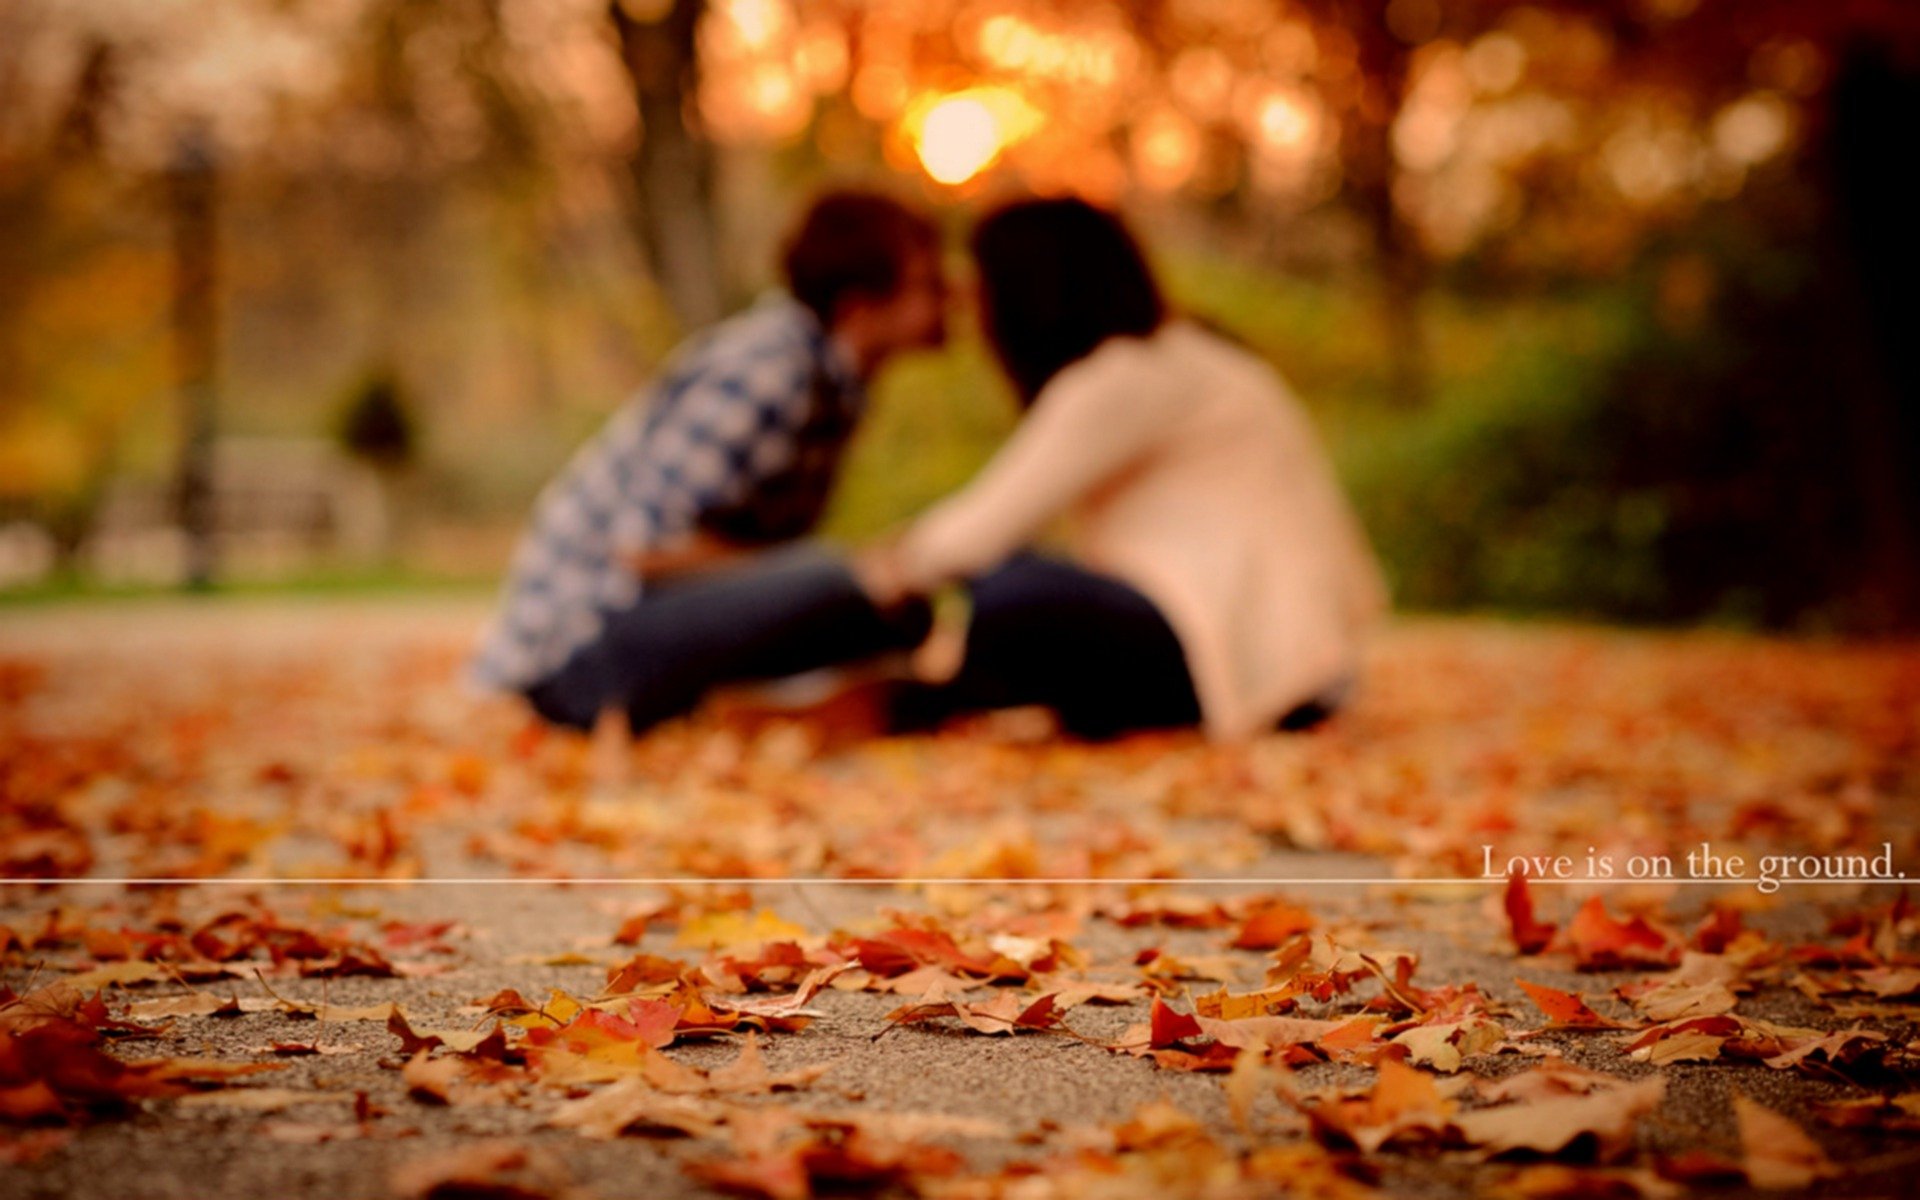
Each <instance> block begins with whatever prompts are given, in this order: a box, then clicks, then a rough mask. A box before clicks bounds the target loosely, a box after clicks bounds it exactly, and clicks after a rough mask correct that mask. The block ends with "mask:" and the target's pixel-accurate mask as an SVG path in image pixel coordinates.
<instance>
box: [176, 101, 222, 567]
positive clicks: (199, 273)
mask: <svg viewBox="0 0 1920 1200" xmlns="http://www.w3.org/2000/svg"><path fill="white" fill-rule="evenodd" d="M171 182H172V201H173V260H174V288H173V344H174V370H175V375H176V378H177V380H178V386H179V389H180V419H181V434H180V458H179V462H178V466H177V468H176V469H177V474H176V475H175V478H174V484H175V492H174V501H175V504H176V506H177V508H176V514H177V517H178V520H179V522H180V528H181V530H182V531H183V532H184V533H185V535H186V544H187V562H186V579H185V582H186V584H187V586H188V587H190V588H204V587H207V586H209V585H210V584H212V582H213V576H214V570H215V567H216V562H215V555H216V550H215V544H214V539H215V536H216V530H215V529H214V516H215V514H214V494H213V489H214V479H213V435H214V369H215V361H216V358H217V356H218V353H219V341H218V338H219V327H218V321H217V318H216V300H215V293H214V288H215V261H214V260H215V250H214V219H215V217H214V197H215V186H216V183H215V168H214V157H213V147H212V143H211V140H210V138H209V135H208V133H207V131H206V130H205V129H204V128H197V127H196V128H189V129H187V130H186V131H184V132H183V133H182V134H181V136H180V140H179V145H178V147H177V148H176V150H175V156H174V163H173V171H172V180H171Z"/></svg>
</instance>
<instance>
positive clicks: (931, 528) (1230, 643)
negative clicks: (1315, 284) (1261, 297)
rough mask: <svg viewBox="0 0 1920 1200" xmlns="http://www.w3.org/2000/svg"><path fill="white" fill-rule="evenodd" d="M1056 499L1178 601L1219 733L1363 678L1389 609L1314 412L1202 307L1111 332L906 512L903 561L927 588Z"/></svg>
mask: <svg viewBox="0 0 1920 1200" xmlns="http://www.w3.org/2000/svg"><path fill="white" fill-rule="evenodd" d="M1060 516H1065V517H1067V518H1068V519H1069V522H1070V527H1069V545H1070V547H1071V549H1072V551H1073V553H1074V555H1075V557H1076V558H1078V559H1079V561H1080V562H1081V563H1082V564H1083V565H1085V566H1087V567H1088V568H1090V569H1092V570H1095V571H1099V572H1103V573H1105V574H1109V575H1112V576H1114V577H1116V578H1119V579H1121V580H1124V581H1125V582H1127V583H1129V584H1131V585H1132V586H1133V587H1135V588H1136V589H1138V590H1139V591H1140V592H1141V593H1142V594H1144V595H1145V596H1146V597H1147V598H1148V599H1150V600H1152V601H1153V602H1154V604H1155V605H1156V606H1157V607H1158V608H1159V609H1160V611H1161V613H1162V615H1164V616H1165V617H1166V619H1167V623H1168V624H1169V625H1171V626H1172V627H1173V630H1174V632H1175V634H1176V635H1177V636H1178V637H1179V639H1180V644H1181V647H1182V649H1183V650H1184V651H1185V653H1186V658H1187V667H1188V670H1189V671H1190V672H1191V673H1192V676H1193V681H1194V689H1195V691H1196V692H1197V694H1198V695H1199V698H1200V707H1201V712H1202V714H1203V717H1204V720H1205V724H1206V729H1207V732H1208V734H1209V735H1211V736H1213V737H1216V738H1222V739H1232V738H1241V737H1246V736H1249V735H1252V734H1256V733H1259V732H1262V731H1265V730H1268V729H1271V728H1272V727H1273V725H1274V723H1275V722H1276V721H1277V720H1279V718H1280V717H1281V716H1283V715H1284V714H1286V713H1287V712H1288V711H1289V710H1290V709H1292V708H1293V707H1294V706H1295V705H1298V704H1300V703H1302V702H1304V701H1307V700H1310V699H1313V698H1314V697H1315V696H1317V695H1319V694H1321V693H1322V692H1323V691H1325V690H1326V689H1328V688H1330V687H1333V686H1336V685H1338V684H1340V683H1342V682H1343V681H1344V680H1346V679H1347V678H1349V677H1351V675H1352V674H1353V672H1354V671H1355V670H1356V668H1357V666H1358V659H1359V653H1360V641H1361V636H1362V633H1363V631H1364V630H1365V628H1366V626H1367V625H1368V624H1369V623H1371V621H1372V620H1373V619H1374V618H1375V617H1376V616H1378V615H1379V614H1381V613H1382V612H1383V611H1384V610H1385V608H1386V589H1385V586H1384V584H1383V583H1382V581H1381V577H1380V574H1379V570H1378V568H1377V566H1376V565H1375V563H1374V559H1373V555H1372V553H1371V551H1370V550H1369V549H1368V546H1367V542H1366V535H1365V534H1364V533H1363V532H1362V530H1361V528H1360V524H1359V522H1358V521H1357V520H1356V519H1355V518H1354V516H1353V513H1352V510H1351V509H1350V508H1349V507H1348V506H1347V503H1346V500H1345V497H1344V496H1343V495H1342V494H1341V492H1340V488H1339V484H1338V482H1337V481H1336V480H1335V478H1334V474H1333V470H1332V467H1331V465H1330V464H1329V463H1328V461H1327V457H1326V454H1325V452H1324V451H1323V450H1322V449H1321V447H1320V444H1319V440H1318V438H1317V437H1316V436H1315V434H1314V430H1313V426H1312V423H1311V421H1310V420H1309V418H1308V416H1307V414H1306V412H1305V410H1304V409H1303V408H1302V407H1301V405H1300V403H1299V402H1298V401H1297V400H1296V399H1295V398H1294V396H1293V394H1292V392H1291V391H1290V390H1289V389H1288V387H1287V385H1286V383H1285V382H1284V381H1283V380H1282V379H1281V378H1280V377H1279V376H1278V375H1277V374H1276V373H1275V372H1274V371H1273V370H1272V369H1271V368H1270V367H1268V366H1267V365H1266V364H1265V363H1263V362H1261V361H1260V360H1259V359H1258V358H1256V357H1254V356H1253V355H1252V354H1250V353H1248V352H1247V351H1245V350H1242V349H1240V348H1239V347H1237V346H1235V345H1234V344H1233V343H1231V342H1229V341H1227V340H1226V339H1224V338H1221V337H1218V336H1216V335H1214V334H1212V333H1209V332H1206V331H1205V330H1202V329H1200V328H1198V327H1196V326H1194V325H1192V324H1190V323H1188V322H1184V321H1173V322H1169V323H1168V324H1167V325H1165V326H1163V327H1162V328H1161V329H1159V330H1158V331H1156V332H1154V333H1153V334H1151V335H1149V336H1147V337H1145V338H1132V337H1127V338H1114V339H1111V340H1109V341H1107V342H1105V343H1103V344H1102V345H1101V346H1100V347H1099V348H1098V349H1096V350H1095V351H1094V352H1093V353H1092V354H1090V355H1088V356H1087V357H1086V358H1084V359H1081V360H1080V361H1078V362H1076V363H1073V364H1072V365H1070V366H1068V367H1067V368H1066V369H1065V370H1063V371H1061V372H1060V373H1059V374H1058V375H1057V376H1055V377H1054V379H1053V381H1052V382H1050V383H1049V384H1048V385H1047V386H1046V387H1045V388H1044V389H1042V391H1041V393H1040V395H1039V397H1038V398H1037V399H1036V400H1035V401H1034V404H1033V407H1032V409H1031V411H1029V412H1028V414H1027V416H1026V418H1025V420H1023V421H1022V422H1021V424H1020V426H1019V428H1018V429H1017V430H1016V431H1015V432H1014V434H1013V436H1012V437H1011V438H1010V439H1009V440H1008V441H1007V443H1006V445H1005V446H1003V447H1001V449H1000V451H999V453H998V454H997V455H995V456H994V458H993V461H991V462H990V463H988V464H987V466H986V467H985V468H984V469H983V470H982V471H981V472H980V474H979V475H978V476H977V477H975V478H974V480H973V481H972V482H971V483H969V484H968V485H967V486H966V487H965V488H964V489H962V490H961V491H960V492H958V493H956V494H955V495H953V496H950V497H948V498H947V499H946V500H944V501H942V502H941V503H940V504H938V505H937V506H935V507H934V508H933V509H931V510H929V511H928V512H927V513H926V514H925V515H923V516H922V517H920V518H919V519H918V520H917V521H916V522H914V524H913V525H912V526H911V527H910V528H909V529H908V531H907V532H906V534H905V535H904V536H903V538H902V541H901V543H900V546H899V553H898V559H897V566H898V569H899V571H900V572H901V575H902V577H903V580H904V582H906V583H907V584H908V586H910V587H914V588H917V589H924V590H930V589H931V588H933V587H935V586H938V585H939V584H942V583H945V582H949V581H951V580H955V579H960V578H964V577H967V576H971V575H975V574H979V573H981V572H983V571H985V570H988V569H990V568H991V567H993V566H994V565H995V564H997V563H998V562H999V561H1000V560H1002V559H1003V558H1005V557H1006V556H1007V555H1009V554H1011V553H1013V552H1015V551H1017V550H1019V549H1021V548H1022V547H1024V546H1025V545H1027V544H1028V543H1029V542H1030V541H1031V540H1032V539H1033V538H1034V537H1035V536H1036V535H1037V534H1038V533H1040V531H1041V530H1042V528H1043V527H1045V526H1046V525H1048V524H1049V523H1050V522H1052V521H1053V520H1054V519H1055V518H1056V517H1060Z"/></svg>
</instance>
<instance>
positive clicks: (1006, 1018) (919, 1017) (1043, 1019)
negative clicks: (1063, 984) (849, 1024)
mask: <svg viewBox="0 0 1920 1200" xmlns="http://www.w3.org/2000/svg"><path fill="white" fill-rule="evenodd" d="M934 1017H956V1018H958V1019H959V1020H960V1022H961V1023H962V1024H964V1025H965V1026H966V1027H967V1028H969V1029H971V1030H973V1031H974V1032H975V1033H987V1034H1010V1033H1016V1032H1018V1031H1020V1030H1022V1029H1026V1030H1033V1031H1036V1032H1050V1031H1054V1030H1058V1029H1060V1028H1061V1025H1060V1012H1059V1009H1058V1008H1057V1007H1056V1006H1055V1004H1054V1002H1053V997H1052V996H1051V995H1046V996H1041V997H1040V998H1039V999H1037V1000H1028V999H1026V998H1024V997H1022V996H1021V995H1019V994H1018V993H1016V992H1004V991H1003V992H1001V993H999V994H998V995H996V996H994V998H993V999H991V1000H988V1001H986V1002H985V1003H982V1004H966V1003H963V1002H960V1001H956V1000H944V999H943V1000H929V1001H926V1002H924V1003H921V1004H909V1005H907V1006H905V1007H903V1008H896V1009H894V1010H893V1011H892V1012H890V1013H888V1014H887V1020H888V1021H889V1022H890V1023H891V1025H892V1026H900V1025H912V1024H915V1023H917V1022H920V1021H926V1020H931V1019H932V1018H934Z"/></svg>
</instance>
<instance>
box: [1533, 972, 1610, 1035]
mask: <svg viewBox="0 0 1920 1200" xmlns="http://www.w3.org/2000/svg"><path fill="white" fill-rule="evenodd" d="M1514 982H1515V983H1517V984H1519V985H1520V990H1521V991H1523V992H1525V993H1526V994H1527V998H1528V999H1529V1000H1532V1001H1533V1003H1534V1007H1536V1008H1538V1009H1539V1010H1540V1011H1541V1012H1543V1013H1545V1014H1547V1025H1546V1027H1547V1028H1548V1029H1632V1028H1635V1027H1634V1026H1632V1025H1627V1024H1623V1023H1622V1022H1619V1021H1616V1020H1614V1019H1613V1018H1612V1017H1603V1016H1601V1015H1600V1014H1599V1013H1597V1012H1595V1011H1593V1009H1591V1008H1589V1007H1587V1002H1586V1001H1585V1000H1582V999H1581V998H1580V997H1579V996H1577V995H1575V994H1574V993H1572V992H1563V991H1561V990H1560V989H1559V988H1550V987H1542V986H1541V985H1539V984H1537V983H1528V982H1527V981H1526V980H1524V979H1516V980H1514Z"/></svg>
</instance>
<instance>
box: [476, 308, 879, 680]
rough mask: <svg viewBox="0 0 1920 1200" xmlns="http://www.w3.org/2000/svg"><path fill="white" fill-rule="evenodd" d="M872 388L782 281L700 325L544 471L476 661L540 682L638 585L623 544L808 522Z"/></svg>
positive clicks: (495, 671)
mask: <svg viewBox="0 0 1920 1200" xmlns="http://www.w3.org/2000/svg"><path fill="white" fill-rule="evenodd" d="M864 402H865V395H864V392H863V390H862V388H861V384H860V380H859V378H858V377H857V376H856V375H855V374H854V372H853V370H852V368H851V366H850V365H849V364H848V363H847V362H846V361H845V359H844V356H843V355H842V354H840V353H839V352H837V350H836V348H835V347H834V346H833V344H832V343H831V342H830V341H829V340H828V339H827V337H826V333H825V331H824V330H823V329H822V328H821V326H820V322H819V320H818V319H817V318H816V317H815V316H814V315H813V313H812V312H811V311H810V310H808V309H807V308H806V307H805V306H804V305H801V304H800V303H798V302H796V301H794V300H792V299H789V298H787V297H785V296H772V297H769V298H767V299H766V300H763V301H762V302H761V303H759V304H757V305H755V306H754V307H753V308H751V309H749V310H747V311H746V312H744V313H742V314H740V315H739V316H736V317H734V318H732V319H730V320H728V321H725V322H722V323H721V324H719V325H717V326H715V327H714V328H712V329H711V330H709V331H707V332H706V333H704V334H702V335H700V336H698V337H696V338H695V339H693V340H692V341H690V342H689V343H687V344H686V345H685V346H683V347H682V348H681V349H680V350H679V351H677V352H676V353H675V355H674V357H673V359H672V360H671V361H670V362H669V363H668V365H667V369H666V372H665V374H664V375H663V377H662V378H661V379H660V380H659V381H658V382H656V383H655V384H654V385H653V386H651V387H649V388H647V389H646V390H645V391H643V392H642V393H640V395H638V396H636V397H635V398H634V399H633V400H631V401H629V402H628V403H627V404H626V405H625V406H624V407H622V408H621V409H620V411H619V412H617V413H616V414H615V415H614V416H613V418H612V419H611V420H610V421H609V422H608V423H607V425H606V427H605V428H604V429H602V430H601V432H600V433H599V434H598V435H597V436H596V437H595V438H594V439H593V440H592V441H590V442H588V443H587V444H586V445H585V446H583V447H582V448H581V449H580V451H579V452H578V453H577V454H575V455H574V457H573V460H572V462H571V463H569V464H568V466H567V468H566V470H565V471H563V472H562V473H561V474H560V476H559V477H558V478H557V479H555V480H554V481H553V482H552V483H550V484H548V485H547V488H546V490H545V491H543V492H542V493H541V495H540V499H539V502H538V504H537V505H536V507H535V509H534V513H533V520H532V523H531V527H530V528H529V530H528V531H527V533H526V535H525V536H524V537H523V538H522V539H521V542H520V546H519V549H518V550H517V551H516V552H515V554H514V559H513V569H512V573H511V575H510V576H509V578H508V580H507V585H506V588H505V593H504V596H503V601H502V604H501V609H500V614H499V616H498V618H497V619H496V620H495V622H494V624H493V627H492V629H491V630H490V631H489V633H488V634H487V636H486V639H485V641H484V642H483V643H482V646H481V649H480V653H479V656H478V657H477V658H476V659H475V661H474V665H473V673H474V677H475V678H476V680H477V681H478V682H480V683H481V684H483V685H485V686H488V687H494V688H503V689H509V690H517V689H524V688H527V687H531V686H532V685H534V684H536V683H539V682H540V681H541V680H543V679H545V678H546V677H548V676H549V675H551V674H553V673H554V672H555V671H557V670H559V669H560V667H561V665H562V664H564V663H565V662H566V660H567V658H568V656H570V655H571V654H572V653H573V652H574V651H575V650H576V649H578V648H579V647H580V646H582V645H585V644H586V643H588V642H590V641H592V640H593V639H594V638H595V637H597V636H599V633H600V629H601V626H602V624H603V621H604V618H605V614H606V613H608V612H612V611H615V610H618V609H621V608H625V607H627V606H629V605H632V604H633V603H634V602H635V601H637V600H638V599H639V597H640V579H639V576H638V575H636V574H635V572H634V570H633V568H632V567H631V566H630V565H629V564H628V562H627V561H626V559H627V558H628V557H629V556H631V555H633V554H636V553H639V552H641V551H644V550H646V549H648V548H650V547H657V546H659V545H661V544H663V543H665V542H668V541H671V540H672V539H674V538H676V537H679V536H681V535H684V534H687V533H690V532H692V531H693V530H695V529H703V530H706V531H708V532H711V533H713V534H716V535H718V536H720V537H723V538H726V539H727V540H729V541H734V542H741V543H747V544H771V543H774V542H781V541H787V540H790V539H792V538H796V537H799V536H801V535H803V534H805V533H807V532H808V531H809V530H811V529H812V528H813V526H814V524H815V522H817V521H818V520H819V517H820V513H821V510H822V509H823V508H824V507H825V506H826V500H827V493H828V490H829V489H830V487H831V486H832V483H833V478H834V474H835V472H836V469H837V468H838V466H839V463H840V458H841V454H842V452H843V451H844V450H845V448H846V443H847V439H848V438H849V437H850V436H852V433H853V427H854V424H855V422H856V421H857V420H858V418H859V415H860V411H861V408H862V407H863V405H864Z"/></svg>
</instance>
